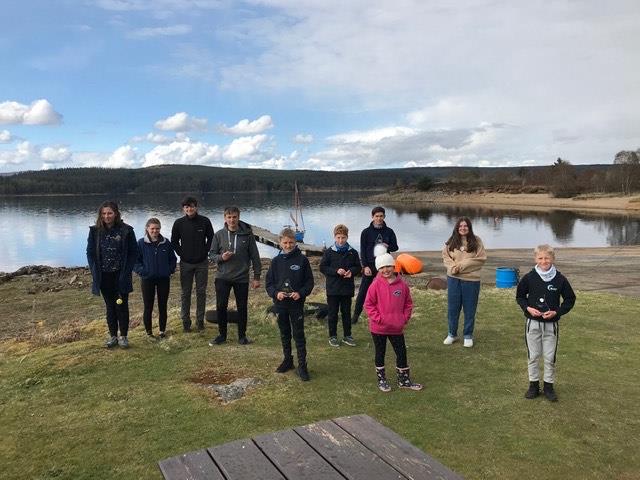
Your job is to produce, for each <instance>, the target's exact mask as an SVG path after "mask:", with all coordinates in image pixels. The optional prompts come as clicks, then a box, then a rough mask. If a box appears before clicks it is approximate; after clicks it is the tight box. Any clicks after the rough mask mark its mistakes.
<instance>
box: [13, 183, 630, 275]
mask: <svg viewBox="0 0 640 480" xmlns="http://www.w3.org/2000/svg"><path fill="white" fill-rule="evenodd" d="M181 197H182V195H180V194H162V195H126V196H123V197H122V198H120V199H119V201H120V205H121V210H122V213H123V218H124V220H125V221H126V222H127V223H129V224H131V225H132V226H133V227H134V228H135V230H136V234H137V235H138V236H140V235H142V232H143V227H144V223H145V221H146V220H147V218H149V217H151V216H156V217H158V218H159V219H160V220H161V222H162V225H163V227H162V228H163V232H164V233H165V234H167V235H168V234H169V233H170V231H171V225H172V224H173V221H174V220H175V219H176V218H177V217H178V216H180V215H181V208H180V200H181ZM103 200H105V198H104V197H103V196H62V197H60V196H51V197H20V198H9V197H3V198H0V242H1V243H2V254H1V255H0V271H12V270H15V269H17V268H19V267H20V266H22V265H27V264H47V265H84V264H86V258H85V254H84V250H85V247H86V238H87V232H88V227H89V225H91V224H93V223H94V222H95V218H96V214H97V208H98V205H99V204H100V203H101V202H102V201H103ZM200 203H201V205H200V211H201V212H202V213H203V214H205V215H207V216H209V218H211V221H212V223H213V226H214V228H215V229H219V228H221V227H222V210H223V208H224V206H226V205H229V204H237V205H239V206H240V208H241V210H242V214H241V216H242V219H243V220H246V221H248V222H250V223H255V224H257V225H260V226H262V227H265V228H268V229H270V230H272V231H274V232H277V231H279V230H280V229H281V228H282V227H283V226H284V225H287V224H289V223H290V219H289V211H290V206H291V204H292V195H287V194H275V193H271V194H262V193H255V194H251V193H248V194H212V195H207V196H206V197H204V198H202V199H201V201H200ZM303 204H304V217H305V222H306V227H307V234H306V236H305V240H306V241H308V242H310V243H316V244H322V243H323V242H324V243H326V244H327V245H330V244H331V243H332V242H333V234H332V229H333V226H334V225H335V224H336V223H345V224H346V225H348V226H349V228H350V230H351V235H350V238H349V240H350V243H351V244H352V245H353V246H354V247H356V248H358V247H359V240H360V232H361V230H362V229H363V228H364V227H366V226H367V225H368V224H369V222H370V214H371V207H372V206H373V205H371V204H369V203H365V202H363V201H362V200H361V199H360V195H359V194H357V193H345V194H327V193H318V194H306V195H305V196H304V197H303ZM460 216H468V217H470V218H471V220H472V221H473V225H474V231H475V232H476V233H477V234H478V235H479V236H480V237H482V239H483V241H484V243H485V245H486V246H487V248H531V247H534V246H535V245H537V244H539V243H550V244H552V245H557V246H567V247H568V246H572V247H599V246H608V245H638V244H640V223H639V219H638V217H631V216H626V215H603V214H585V213H577V212H569V211H562V210H548V211H513V210H505V209H499V208H487V207H479V206H463V205H442V204H440V205H434V206H431V207H429V208H416V207H414V206H395V205H394V206H393V207H387V223H388V224H389V226H391V227H392V228H393V229H394V230H395V231H396V234H397V236H398V243H399V245H400V249H401V250H403V251H409V250H439V249H440V248H442V245H443V243H444V241H445V240H446V239H447V238H448V237H449V235H450V234H451V231H452V228H453V225H454V223H455V221H456V219H457V218H458V217H460ZM274 253H275V251H274V250H273V249H270V248H269V247H265V246H261V247H260V254H261V255H262V256H272V255H273V254H274Z"/></svg>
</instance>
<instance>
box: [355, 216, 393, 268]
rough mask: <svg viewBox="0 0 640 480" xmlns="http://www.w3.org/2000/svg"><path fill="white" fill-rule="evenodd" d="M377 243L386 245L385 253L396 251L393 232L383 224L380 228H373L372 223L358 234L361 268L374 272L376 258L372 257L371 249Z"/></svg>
mask: <svg viewBox="0 0 640 480" xmlns="http://www.w3.org/2000/svg"><path fill="white" fill-rule="evenodd" d="M378 243H386V244H387V245H388V247H387V252H389V253H391V252H396V251H398V241H397V240H396V234H395V232H394V231H393V230H391V229H390V228H389V227H387V224H386V223H383V224H382V226H381V227H380V228H376V227H374V226H373V222H371V223H370V224H369V226H368V227H367V228H365V229H364V230H362V233H361V234H360V261H361V262H362V266H363V267H369V268H371V269H372V270H373V271H374V272H375V271H377V270H376V257H374V256H373V249H374V247H375V246H376V245H377V244H378Z"/></svg>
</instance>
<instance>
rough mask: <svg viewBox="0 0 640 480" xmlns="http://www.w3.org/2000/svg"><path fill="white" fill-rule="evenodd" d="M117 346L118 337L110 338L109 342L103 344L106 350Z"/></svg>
mask: <svg viewBox="0 0 640 480" xmlns="http://www.w3.org/2000/svg"><path fill="white" fill-rule="evenodd" d="M116 345H118V337H111V338H109V340H107V341H106V342H104V346H105V347H107V348H113V347H115V346H116Z"/></svg>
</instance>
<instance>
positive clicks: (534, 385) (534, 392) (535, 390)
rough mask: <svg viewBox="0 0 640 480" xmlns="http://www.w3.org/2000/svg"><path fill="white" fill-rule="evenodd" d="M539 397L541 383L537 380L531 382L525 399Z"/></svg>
mask: <svg viewBox="0 0 640 480" xmlns="http://www.w3.org/2000/svg"><path fill="white" fill-rule="evenodd" d="M538 395H540V382H538V381H537V380H536V381H535V382H529V389H528V390H527V391H526V392H525V394H524V398H528V399H529V400H531V399H533V398H536V397H537V396H538Z"/></svg>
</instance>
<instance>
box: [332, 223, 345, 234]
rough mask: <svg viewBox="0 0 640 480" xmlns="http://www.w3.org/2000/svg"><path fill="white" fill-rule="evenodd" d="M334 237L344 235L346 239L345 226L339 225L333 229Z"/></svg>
mask: <svg viewBox="0 0 640 480" xmlns="http://www.w3.org/2000/svg"><path fill="white" fill-rule="evenodd" d="M336 235H346V236H347V237H348V236H349V228H348V227H347V226H346V225H344V224H342V223H339V224H338V225H336V226H335V227H333V236H334V237H335V236H336Z"/></svg>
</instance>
